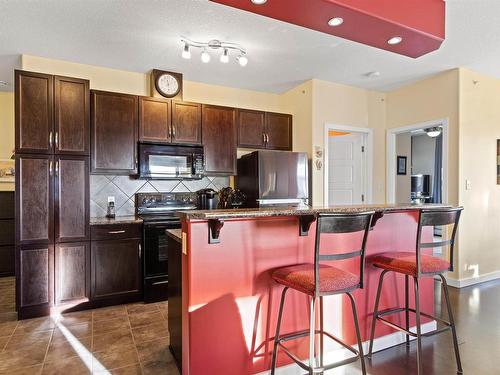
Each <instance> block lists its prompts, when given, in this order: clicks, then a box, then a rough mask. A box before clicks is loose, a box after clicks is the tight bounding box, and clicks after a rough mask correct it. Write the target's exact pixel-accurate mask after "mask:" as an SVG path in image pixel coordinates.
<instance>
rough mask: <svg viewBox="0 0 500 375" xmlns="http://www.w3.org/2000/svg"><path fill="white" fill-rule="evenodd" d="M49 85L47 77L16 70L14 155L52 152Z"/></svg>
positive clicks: (51, 84) (50, 94)
mask: <svg viewBox="0 0 500 375" xmlns="http://www.w3.org/2000/svg"><path fill="white" fill-rule="evenodd" d="M53 84H54V78H53V76H51V75H48V74H41V73H32V72H25V71H20V70H16V72H15V85H16V90H15V91H16V94H15V113H16V116H15V117H16V120H15V121H16V132H15V133H16V135H15V138H16V142H15V143H16V153H21V152H23V153H38V154H50V153H52V152H53V147H54V115H53V109H54V86H53Z"/></svg>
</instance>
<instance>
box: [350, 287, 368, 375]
mask: <svg viewBox="0 0 500 375" xmlns="http://www.w3.org/2000/svg"><path fill="white" fill-rule="evenodd" d="M346 294H347V295H348V296H349V299H350V300H351V307H352V315H353V318H354V327H355V328H356V337H357V338H358V351H359V360H360V361H361V372H362V373H363V375H366V366H365V355H364V354H363V341H361V333H360V332H359V322H358V313H357V311H356V302H355V301H354V297H353V296H352V294H351V293H349V292H348V293H346Z"/></svg>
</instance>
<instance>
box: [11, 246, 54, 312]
mask: <svg viewBox="0 0 500 375" xmlns="http://www.w3.org/2000/svg"><path fill="white" fill-rule="evenodd" d="M17 252H18V259H19V262H18V263H17V267H18V269H17V270H16V274H17V275H18V276H17V280H18V282H17V285H16V293H17V304H18V314H19V318H20V319H28V318H32V317H36V316H43V315H49V314H50V308H51V306H52V305H53V303H54V296H53V285H54V246H53V245H46V244H45V245H44V244H41V245H36V244H35V245H29V246H21V247H18V248H17Z"/></svg>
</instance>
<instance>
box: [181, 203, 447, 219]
mask: <svg viewBox="0 0 500 375" xmlns="http://www.w3.org/2000/svg"><path fill="white" fill-rule="evenodd" d="M447 207H448V208H449V207H452V206H451V205H446V204H420V205H412V204H393V205H360V206H337V207H309V208H276V207H275V208H243V209H234V210H206V211H201V210H192V211H179V212H177V213H176V215H177V216H178V217H180V218H181V220H209V219H219V220H225V219H245V218H247V219H248V218H260V217H275V216H302V215H314V214H316V213H328V212H330V213H355V212H361V211H371V210H373V211H384V212H395V211H408V210H418V209H423V208H447Z"/></svg>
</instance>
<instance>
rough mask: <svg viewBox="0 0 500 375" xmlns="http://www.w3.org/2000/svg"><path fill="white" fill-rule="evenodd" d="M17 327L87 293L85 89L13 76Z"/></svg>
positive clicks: (81, 84) (72, 82)
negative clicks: (18, 321) (18, 323)
mask: <svg viewBox="0 0 500 375" xmlns="http://www.w3.org/2000/svg"><path fill="white" fill-rule="evenodd" d="M15 86H16V87H15V115H16V124H15V125H16V132H15V138H16V139H15V145H16V150H15V151H16V293H17V296H16V301H17V310H18V314H19V318H20V319H25V318H30V317H35V316H41V315H47V314H48V313H49V312H50V308H51V307H52V306H53V305H54V304H59V303H65V302H76V301H86V300H88V297H89V291H90V270H89V262H90V242H89V241H90V236H89V151H90V107H89V105H90V87H89V81H87V80H82V79H77V78H69V77H60V76H53V75H48V74H41V73H32V72H26V71H16V72H15Z"/></svg>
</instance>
